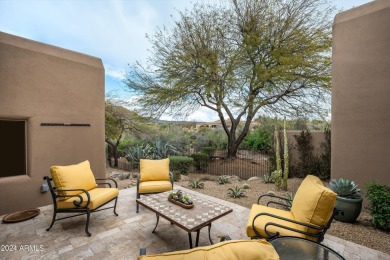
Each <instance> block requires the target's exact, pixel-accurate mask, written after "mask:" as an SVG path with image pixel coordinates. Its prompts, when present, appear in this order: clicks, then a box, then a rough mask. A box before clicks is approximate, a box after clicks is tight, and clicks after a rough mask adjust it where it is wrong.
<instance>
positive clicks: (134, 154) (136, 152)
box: [126, 144, 153, 167]
mask: <svg viewBox="0 0 390 260" xmlns="http://www.w3.org/2000/svg"><path fill="white" fill-rule="evenodd" d="M152 154H153V147H151V146H150V145H149V144H147V145H145V146H144V145H139V146H133V147H129V148H128V149H127V150H126V159H127V160H129V161H130V162H131V164H132V165H133V167H138V166H139V161H140V159H151V158H152Z"/></svg>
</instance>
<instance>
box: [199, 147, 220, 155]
mask: <svg viewBox="0 0 390 260" xmlns="http://www.w3.org/2000/svg"><path fill="white" fill-rule="evenodd" d="M215 150H216V149H215V148H214V147H212V146H204V147H202V149H201V150H200V152H201V153H205V154H207V155H208V156H209V158H211V157H213V156H214V154H215Z"/></svg>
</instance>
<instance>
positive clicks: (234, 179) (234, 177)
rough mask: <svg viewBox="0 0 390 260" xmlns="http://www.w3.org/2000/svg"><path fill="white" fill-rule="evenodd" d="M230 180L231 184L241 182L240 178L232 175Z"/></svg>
mask: <svg viewBox="0 0 390 260" xmlns="http://www.w3.org/2000/svg"><path fill="white" fill-rule="evenodd" d="M228 179H229V181H230V182H235V181H239V180H240V177H238V176H236V175H230V176H228Z"/></svg>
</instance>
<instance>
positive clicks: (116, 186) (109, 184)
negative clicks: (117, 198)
mask: <svg viewBox="0 0 390 260" xmlns="http://www.w3.org/2000/svg"><path fill="white" fill-rule="evenodd" d="M95 180H97V181H112V182H114V184H115V188H118V183H117V182H116V180H114V179H113V178H106V179H95ZM96 184H102V185H108V186H109V187H110V188H111V187H112V186H111V183H109V182H97V183H96Z"/></svg>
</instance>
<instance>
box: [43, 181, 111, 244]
mask: <svg viewBox="0 0 390 260" xmlns="http://www.w3.org/2000/svg"><path fill="white" fill-rule="evenodd" d="M43 179H44V180H46V181H47V185H48V186H49V190H50V194H51V197H52V200H53V219H52V221H51V224H50V226H49V228H47V229H46V231H49V230H50V229H51V228H52V227H53V225H54V222H55V221H58V220H63V219H67V218H73V217H77V216H81V215H85V214H86V215H87V222H86V225H85V233H86V234H87V236H89V237H90V236H91V233H90V232H89V230H88V227H89V219H90V214H91V213H94V212H97V211H101V210H106V209H112V208H114V214H115V216H118V213H116V205H117V202H118V196H117V197H115V198H113V199H111V200H109V201H107V202H106V203H104V204H102V205H101V206H99V207H98V208H96V209H93V210H91V209H89V208H88V205H89V203H90V202H91V197H90V195H89V193H88V191H87V190H84V189H72V190H58V189H57V188H56V187H55V186H54V185H52V183H51V182H52V181H53V179H52V178H50V177H49V176H45V177H43ZM96 180H97V181H112V182H113V183H114V184H115V188H118V183H117V182H116V181H115V180H114V179H112V178H107V179H96ZM96 184H98V185H107V186H109V187H110V188H111V187H112V185H111V183H109V182H99V183H98V182H97V183H96ZM63 191H82V193H85V195H86V197H87V201H86V204H85V205H84V206H81V205H82V203H83V202H84V201H83V197H82V196H81V194H77V195H73V196H69V195H67V196H64V195H59V194H58V192H63ZM61 197H66V198H69V197H75V198H76V197H77V198H78V199H79V201H77V200H74V201H73V204H74V205H75V206H76V208H68V209H65V208H58V206H57V199H58V198H61ZM113 200H115V204H114V206H112V207H106V208H102V207H103V206H104V205H106V204H107V203H110V202H111V201H113ZM57 213H79V214H76V215H72V216H68V217H63V218H57V219H56V216H57Z"/></svg>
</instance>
